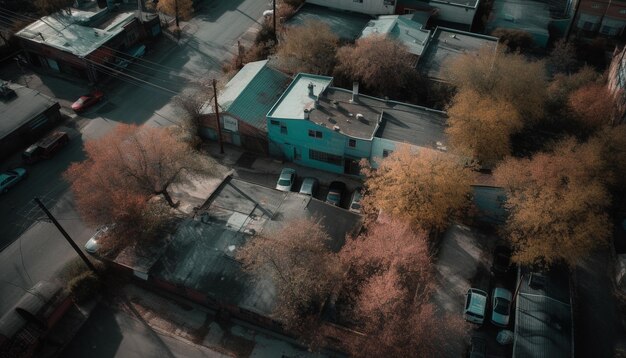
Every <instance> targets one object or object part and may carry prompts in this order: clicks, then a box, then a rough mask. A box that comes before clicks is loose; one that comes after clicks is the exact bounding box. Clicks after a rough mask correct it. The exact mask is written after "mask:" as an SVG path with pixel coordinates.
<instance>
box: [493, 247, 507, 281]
mask: <svg viewBox="0 0 626 358" xmlns="http://www.w3.org/2000/svg"><path fill="white" fill-rule="evenodd" d="M510 268H511V249H509V248H508V247H507V246H505V245H503V244H499V245H497V246H496V248H495V250H494V251H493V261H492V262H491V274H492V275H495V276H501V275H506V274H507V273H508V272H509V269H510Z"/></svg>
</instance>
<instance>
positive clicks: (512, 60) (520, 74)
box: [446, 47, 547, 123]
mask: <svg viewBox="0 0 626 358" xmlns="http://www.w3.org/2000/svg"><path fill="white" fill-rule="evenodd" d="M446 72H447V76H448V77H449V78H450V79H451V82H452V83H453V84H454V85H455V86H457V88H458V90H459V91H460V92H462V91H465V90H472V91H474V92H476V93H477V94H478V95H480V96H482V97H489V98H492V99H494V100H497V101H501V102H508V103H510V104H511V105H512V106H513V108H515V109H516V110H517V111H518V112H519V114H520V116H521V118H522V119H523V120H524V122H525V123H532V122H535V121H537V120H539V119H541V118H542V117H543V115H544V106H545V98H546V87H547V82H546V75H545V66H544V63H543V62H541V61H528V60H526V58H525V57H524V56H523V55H520V54H518V53H507V52H505V51H501V50H500V51H494V50H493V49H492V48H488V47H485V48H482V49H481V50H479V51H478V53H465V54H462V55H460V56H459V57H458V58H455V59H454V60H452V61H451V62H449V63H447V65H446Z"/></svg>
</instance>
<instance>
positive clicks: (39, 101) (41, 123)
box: [0, 80, 61, 158]
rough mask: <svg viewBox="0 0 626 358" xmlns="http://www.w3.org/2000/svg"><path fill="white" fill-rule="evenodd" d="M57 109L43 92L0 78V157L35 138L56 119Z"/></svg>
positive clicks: (55, 103)
mask: <svg viewBox="0 0 626 358" xmlns="http://www.w3.org/2000/svg"><path fill="white" fill-rule="evenodd" d="M59 109H60V106H59V103H58V102H56V101H55V100H53V99H52V98H50V97H48V96H46V95H44V94H41V93H39V92H37V91H35V90H33V89H30V88H28V87H24V86H20V85H16V84H10V83H7V82H4V81H2V80H0V158H2V157H5V156H7V155H9V154H11V152H12V151H14V150H16V149H18V148H19V147H21V146H26V145H29V144H32V142H34V141H36V140H37V139H38V138H39V137H40V136H41V135H42V134H43V133H44V132H45V131H46V130H48V129H49V128H50V126H51V125H52V124H54V123H56V122H57V121H58V120H59V119H60V117H61V114H60V113H59Z"/></svg>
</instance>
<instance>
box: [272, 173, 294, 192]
mask: <svg viewBox="0 0 626 358" xmlns="http://www.w3.org/2000/svg"><path fill="white" fill-rule="evenodd" d="M295 182H296V170H295V169H291V168H283V170H282V171H281V172H280V176H279V177H278V182H277V183H276V189H278V190H280V191H291V189H292V188H293V184H294V183H295Z"/></svg>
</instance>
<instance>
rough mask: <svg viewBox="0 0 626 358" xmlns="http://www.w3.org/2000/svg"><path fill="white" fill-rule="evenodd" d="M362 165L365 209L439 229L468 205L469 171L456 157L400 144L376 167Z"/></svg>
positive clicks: (413, 223) (471, 177)
mask: <svg viewBox="0 0 626 358" xmlns="http://www.w3.org/2000/svg"><path fill="white" fill-rule="evenodd" d="M362 164H363V165H364V167H363V170H362V172H363V174H364V175H365V176H366V180H365V187H366V189H367V195H365V197H364V199H363V205H364V208H365V210H366V211H368V212H377V211H378V209H380V210H382V211H383V212H384V213H385V214H387V215H389V216H391V217H393V218H397V219H400V220H403V221H407V222H410V223H411V224H412V225H415V226H417V227H421V228H423V229H425V230H427V231H441V230H443V229H445V228H446V226H447V225H448V223H449V221H450V219H451V218H453V217H454V216H455V215H457V214H460V213H461V212H462V210H463V209H464V208H465V207H466V205H467V204H468V201H469V193H470V185H471V183H472V180H473V172H472V170H471V169H470V168H468V167H466V165H465V163H464V162H463V161H462V160H461V158H459V157H456V156H453V155H449V154H445V153H440V152H436V151H434V150H430V149H419V150H414V149H413V148H412V147H410V146H408V145H401V146H399V147H398V148H397V150H396V151H394V152H393V153H392V154H391V155H390V156H389V157H387V158H385V159H383V160H382V161H380V164H379V166H378V168H376V169H373V168H370V167H369V166H368V165H369V163H367V162H363V163H362Z"/></svg>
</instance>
